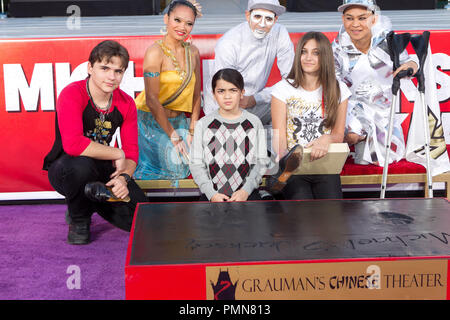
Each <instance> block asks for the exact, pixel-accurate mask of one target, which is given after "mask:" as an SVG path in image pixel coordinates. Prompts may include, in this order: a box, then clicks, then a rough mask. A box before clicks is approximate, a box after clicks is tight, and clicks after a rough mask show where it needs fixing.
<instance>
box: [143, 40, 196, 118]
mask: <svg viewBox="0 0 450 320" xmlns="http://www.w3.org/2000/svg"><path fill="white" fill-rule="evenodd" d="M157 43H158V44H159V45H160V47H161V49H162V50H163V52H164V54H165V55H166V56H167V57H169V58H170V59H171V60H172V62H173V65H174V66H175V70H168V71H162V72H161V73H160V75H159V95H158V100H159V102H160V103H161V105H163V106H164V107H165V108H167V109H169V110H173V111H180V112H190V113H192V103H193V97H194V88H195V81H196V79H195V73H194V72H193V70H192V69H191V67H192V61H191V51H190V48H189V44H187V43H183V46H184V47H185V53H186V67H187V68H188V74H190V75H191V78H190V80H189V82H188V83H187V85H186V87H185V88H184V89H183V91H181V93H180V94H179V95H178V96H177V97H176V99H175V100H173V101H171V102H170V103H167V101H168V100H169V99H170V98H171V97H172V96H173V95H174V94H175V93H176V92H177V91H178V90H179V89H180V88H181V86H182V85H183V83H184V79H185V78H186V76H187V73H186V71H184V70H181V69H180V67H179V64H178V62H177V61H176V58H175V56H174V55H173V53H172V52H171V51H170V49H169V48H167V47H166V46H165V45H164V43H163V42H162V40H159V41H157ZM135 102H136V107H137V108H138V109H139V110H141V111H145V112H150V108H149V107H148V106H147V105H146V102H145V90H143V91H142V92H141V93H140V94H139V95H138V96H137V97H136V99H135ZM164 103H165V105H164Z"/></svg>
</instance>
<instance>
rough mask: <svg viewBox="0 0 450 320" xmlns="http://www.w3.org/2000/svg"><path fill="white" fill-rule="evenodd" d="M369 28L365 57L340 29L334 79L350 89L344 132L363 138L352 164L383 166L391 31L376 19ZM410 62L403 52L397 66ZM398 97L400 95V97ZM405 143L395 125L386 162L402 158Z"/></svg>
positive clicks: (386, 22)
mask: <svg viewBox="0 0 450 320" xmlns="http://www.w3.org/2000/svg"><path fill="white" fill-rule="evenodd" d="M378 18H379V19H378V22H377V23H376V24H375V25H374V26H373V27H372V30H371V31H372V43H371V47H370V49H369V51H368V53H367V54H364V53H362V52H361V51H359V50H358V49H357V48H356V47H355V46H354V44H353V43H352V40H351V39H350V36H349V35H348V33H347V32H346V31H345V29H344V26H342V27H341V29H340V31H339V34H338V36H337V37H336V39H335V40H334V42H333V51H334V58H335V67H336V76H337V77H338V79H340V80H341V81H343V82H344V83H345V84H347V86H348V87H349V89H350V91H351V92H352V96H351V97H350V98H349V101H348V109H347V123H346V131H347V132H354V133H357V134H358V135H361V136H366V140H365V141H364V142H361V143H358V144H357V145H356V146H355V152H356V155H355V163H359V164H368V163H374V164H378V165H380V166H383V165H384V159H385V138H386V136H387V131H388V127H389V113H390V107H391V102H392V91H391V88H392V80H393V77H392V71H393V70H392V61H391V58H390V56H389V50H388V46H387V41H386V36H387V34H388V33H389V32H390V31H391V30H392V25H391V22H390V20H389V18H387V17H385V16H379V17H378ZM408 60H411V59H410V58H409V56H408V53H407V52H406V50H405V51H404V52H403V53H402V54H401V56H400V63H401V64H403V63H405V62H407V61H408ZM399 94H400V93H399ZM404 153H405V139H404V136H403V131H402V127H401V123H400V122H399V121H398V120H396V121H394V129H393V135H392V143H391V152H390V157H389V160H390V161H389V162H390V163H391V162H393V161H398V160H400V159H402V158H403V157H404Z"/></svg>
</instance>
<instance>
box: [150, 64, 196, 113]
mask: <svg viewBox="0 0 450 320" xmlns="http://www.w3.org/2000/svg"><path fill="white" fill-rule="evenodd" d="M182 82H183V81H182V80H181V78H180V76H179V74H178V73H177V71H175V70H170V71H163V72H161V74H160V78H159V97H158V100H159V102H160V103H161V104H162V103H163V102H164V101H166V100H167V99H168V98H170V96H172V94H174V93H175V92H176V91H177V90H178V88H179V87H180V86H181V84H182ZM194 87H195V73H192V78H191V81H189V83H188V85H187V86H186V88H185V89H184V90H183V92H181V93H180V95H179V96H178V97H177V98H176V99H175V100H174V101H173V102H172V103H170V104H168V105H167V106H165V108H167V109H170V110H173V111H182V112H192V102H193V97H194Z"/></svg>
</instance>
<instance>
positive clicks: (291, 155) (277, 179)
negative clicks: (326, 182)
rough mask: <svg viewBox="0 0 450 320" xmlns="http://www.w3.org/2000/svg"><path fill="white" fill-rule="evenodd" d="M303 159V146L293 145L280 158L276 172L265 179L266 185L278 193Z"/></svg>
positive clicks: (271, 190)
mask: <svg viewBox="0 0 450 320" xmlns="http://www.w3.org/2000/svg"><path fill="white" fill-rule="evenodd" d="M302 159H303V147H302V146H301V145H299V144H297V145H295V146H294V147H293V148H292V149H291V150H289V152H288V153H287V154H286V155H285V156H284V157H283V158H281V159H280V161H279V163H278V166H279V167H278V172H277V173H276V174H274V175H272V176H270V177H269V178H268V179H267V187H268V188H269V191H270V192H272V193H273V194H278V193H280V192H281V190H283V188H284V187H285V186H286V184H287V182H288V180H289V178H290V177H291V176H292V174H293V173H294V171H295V170H296V169H297V168H298V167H299V166H300V165H301V163H302Z"/></svg>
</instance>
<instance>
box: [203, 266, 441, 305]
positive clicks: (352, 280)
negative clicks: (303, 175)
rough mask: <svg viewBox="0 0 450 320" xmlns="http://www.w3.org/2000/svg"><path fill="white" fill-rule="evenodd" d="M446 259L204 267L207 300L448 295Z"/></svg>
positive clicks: (437, 298)
mask: <svg viewBox="0 0 450 320" xmlns="http://www.w3.org/2000/svg"><path fill="white" fill-rule="evenodd" d="M447 273H448V260H445V259H441V260H439V259H436V260H401V261H399V260H393V261H365V262H328V263H327V262H324V263H293V264H265V265H239V266H236V265H230V266H214V267H206V294H207V299H209V300H222V299H224V300H233V299H236V300H259V299H263V300H264V299H269V300H278V299H282V300H290V299H293V300H303V299H307V300H312V299H321V300H323V299H370V300H372V299H383V300H386V299H396V300H398V299H433V300H440V299H447Z"/></svg>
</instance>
